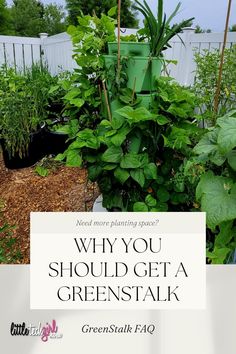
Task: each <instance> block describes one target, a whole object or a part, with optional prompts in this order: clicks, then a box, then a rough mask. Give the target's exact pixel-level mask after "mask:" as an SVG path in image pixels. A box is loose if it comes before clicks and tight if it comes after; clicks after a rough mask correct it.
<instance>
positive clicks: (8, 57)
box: [0, 36, 41, 71]
mask: <svg viewBox="0 0 236 354" xmlns="http://www.w3.org/2000/svg"><path fill="white" fill-rule="evenodd" d="M40 48H41V39H40V38H31V37H15V36H0V65H4V64H5V65H7V66H8V67H15V68H16V69H17V70H18V71H24V70H25V68H27V67H31V66H32V64H33V63H36V62H39V61H40V60H41V49H40Z"/></svg>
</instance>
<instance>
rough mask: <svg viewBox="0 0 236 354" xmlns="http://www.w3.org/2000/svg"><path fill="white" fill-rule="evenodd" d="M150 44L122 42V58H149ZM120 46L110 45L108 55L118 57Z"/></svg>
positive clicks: (110, 43) (111, 43) (114, 43)
mask: <svg viewBox="0 0 236 354" xmlns="http://www.w3.org/2000/svg"><path fill="white" fill-rule="evenodd" d="M150 51H151V48H150V43H144V42H140V43H139V42H121V43H120V54H121V56H134V57H148V56H149V55H150ZM117 53H118V44H117V42H109V43H108V54H109V55H117Z"/></svg>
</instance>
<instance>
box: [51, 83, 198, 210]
mask: <svg viewBox="0 0 236 354" xmlns="http://www.w3.org/2000/svg"><path fill="white" fill-rule="evenodd" d="M157 90H158V92H159V93H160V94H159V95H158V97H157V96H156V98H155V99H154V101H153V104H152V108H151V109H150V110H148V109H146V108H145V107H143V106H140V107H138V106H137V105H135V104H133V105H132V104H130V100H131V96H130V91H129V90H126V91H122V94H121V96H120V100H121V101H122V100H123V102H124V103H125V104H124V107H123V108H120V109H118V110H117V111H116V112H115V114H114V115H113V117H112V119H111V120H108V119H103V120H102V121H101V122H100V123H98V124H97V126H96V128H94V129H89V128H86V129H84V130H81V131H79V132H78V133H77V136H76V139H75V141H74V142H73V143H72V144H71V145H70V146H69V148H68V150H67V151H66V152H65V153H64V154H61V155H58V157H57V160H64V159H65V160H66V163H67V165H68V166H72V167H75V166H82V165H83V164H85V166H87V168H88V173H89V178H90V179H91V180H92V181H97V182H98V185H99V187H100V190H101V192H102V193H103V205H104V206H105V207H106V208H108V209H114V208H115V209H116V208H118V209H119V210H128V211H132V210H133V209H135V210H137V204H136V203H137V202H138V203H139V204H138V205H139V209H140V210H143V211H146V210H147V209H148V208H147V207H146V206H145V207H144V208H143V209H141V205H143V206H144V203H145V202H146V201H147V200H149V199H150V197H152V198H153V199H156V204H155V205H154V202H153V207H152V206H151V205H150V207H151V210H152V211H154V210H159V211H164V210H175V209H176V205H178V204H181V205H182V206H181V207H180V209H181V210H185V209H186V208H189V205H190V204H191V201H190V198H189V196H188V194H187V190H186V189H185V188H182V189H178V188H177V187H176V182H175V181H174V176H175V173H177V172H178V171H179V168H180V166H181V164H182V163H183V161H184V159H185V157H186V156H188V154H190V151H191V148H190V146H191V145H192V144H193V142H195V139H196V137H197V136H198V135H199V131H200V129H198V128H197V127H196V126H195V124H194V119H193V115H194V96H193V94H192V93H190V92H189V91H188V90H187V89H184V88H182V89H181V88H180V86H179V85H178V84H176V83H174V82H173V83H172V82H171V81H170V80H168V79H165V78H163V79H160V80H159V82H158V84H157ZM127 103H129V105H127ZM173 154H174V156H175V159H173ZM148 195H149V196H148ZM140 203H141V204H140ZM149 204H150V203H149ZM184 205H185V206H184ZM186 205H187V207H186Z"/></svg>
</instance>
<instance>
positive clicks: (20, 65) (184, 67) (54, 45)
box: [0, 29, 236, 85]
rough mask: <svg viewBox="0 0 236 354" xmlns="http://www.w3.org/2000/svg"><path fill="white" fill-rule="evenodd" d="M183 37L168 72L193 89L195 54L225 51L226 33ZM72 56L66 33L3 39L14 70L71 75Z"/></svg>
mask: <svg viewBox="0 0 236 354" xmlns="http://www.w3.org/2000/svg"><path fill="white" fill-rule="evenodd" d="M122 32H123V35H124V33H125V34H130V33H134V32H135V30H130V29H127V30H125V29H124V30H122ZM180 37H181V39H180V38H179V37H178V36H176V37H174V38H173V39H172V41H171V46H172V48H170V49H168V50H166V51H165V57H166V59H168V60H174V61H177V65H175V64H173V63H170V64H168V67H167V70H168V72H169V74H170V75H171V76H172V77H174V78H175V79H176V80H177V81H178V82H179V83H181V84H184V85H191V84H192V83H193V81H194V70H195V62H194V52H195V51H198V52H201V51H203V50H204V49H208V50H213V49H214V48H217V49H221V48H222V43H223V33H201V34H196V33H194V30H193V29H185V30H184V33H182V34H181V36H180ZM234 44H236V32H231V33H229V34H228V40H227V47H228V48H230V47H232V46H233V45H234ZM72 54H73V46H72V43H71V40H70V37H69V35H67V34H66V33H61V34H58V35H55V36H51V37H47V35H46V34H44V33H42V34H41V35H40V38H28V37H9V36H0V65H2V64H6V65H7V66H13V67H15V68H17V69H18V70H21V71H24V69H25V68H27V67H30V66H31V65H32V63H35V62H39V61H43V62H46V63H47V65H48V67H49V70H50V71H51V73H52V74H57V73H59V72H60V71H64V70H69V71H71V70H73V68H75V67H76V63H75V62H74V60H73V59H72Z"/></svg>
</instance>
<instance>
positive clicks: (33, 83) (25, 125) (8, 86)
mask: <svg viewBox="0 0 236 354" xmlns="http://www.w3.org/2000/svg"><path fill="white" fill-rule="evenodd" d="M54 80H55V79H54V78H53V77H51V75H50V74H49V73H48V71H47V69H46V68H41V67H39V66H37V65H35V66H33V67H32V69H31V70H27V71H26V73H25V75H21V74H18V73H17V72H16V71H15V70H14V69H7V68H5V67H3V68H2V69H1V70H0V131H1V133H0V137H1V138H2V139H3V140H4V145H5V147H6V148H7V150H8V152H9V154H10V155H13V156H14V155H15V154H16V153H17V154H19V156H20V157H23V156H24V155H26V154H27V149H28V144H29V141H30V133H32V132H34V131H36V130H37V129H38V128H39V126H40V125H41V124H42V123H43V122H44V121H45V120H46V118H47V105H48V98H49V97H48V91H49V88H50V85H52V83H53V82H54Z"/></svg>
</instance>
